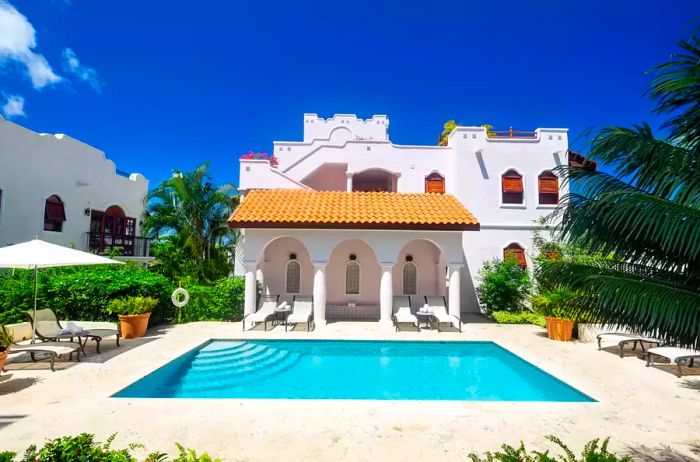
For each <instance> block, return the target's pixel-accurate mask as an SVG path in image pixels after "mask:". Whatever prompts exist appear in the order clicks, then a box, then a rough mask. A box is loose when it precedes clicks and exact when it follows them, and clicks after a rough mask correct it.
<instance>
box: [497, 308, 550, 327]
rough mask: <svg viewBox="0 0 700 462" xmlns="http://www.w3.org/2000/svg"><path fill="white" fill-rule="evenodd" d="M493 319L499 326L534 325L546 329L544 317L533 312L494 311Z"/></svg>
mask: <svg viewBox="0 0 700 462" xmlns="http://www.w3.org/2000/svg"><path fill="white" fill-rule="evenodd" d="M491 317H492V318H493V319H494V320H495V321H496V322H497V323H498V324H534V325H535V326H539V327H544V326H545V320H544V315H542V314H539V313H533V312H531V311H527V310H525V311H521V312H512V311H492V312H491Z"/></svg>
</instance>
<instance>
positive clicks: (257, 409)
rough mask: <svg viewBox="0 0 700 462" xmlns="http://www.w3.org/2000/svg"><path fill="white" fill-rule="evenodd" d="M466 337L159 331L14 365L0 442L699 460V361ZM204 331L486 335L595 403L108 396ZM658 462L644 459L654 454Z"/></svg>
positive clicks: (469, 328) (6, 377)
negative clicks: (685, 365)
mask: <svg viewBox="0 0 700 462" xmlns="http://www.w3.org/2000/svg"><path fill="white" fill-rule="evenodd" d="M463 330H464V332H463V333H462V334H459V333H457V332H442V333H437V332H435V331H422V332H420V333H417V332H411V331H402V332H398V333H396V332H393V331H391V332H389V331H387V330H382V329H381V328H380V327H379V326H378V325H377V324H376V323H359V322H358V323H350V322H345V323H341V322H339V323H333V324H329V325H327V326H325V327H324V328H319V329H318V330H317V331H315V332H303V331H302V332H286V333H285V332H284V329H283V328H275V329H274V330H271V331H268V332H262V331H260V330H254V331H249V332H242V331H241V325H240V323H233V324H229V323H192V324H185V325H178V326H167V327H162V328H159V329H154V330H152V331H151V332H150V333H149V336H148V337H146V338H143V339H138V340H125V341H123V344H122V345H123V346H122V347H120V348H116V347H115V346H114V343H113V341H107V340H106V341H105V342H104V343H103V348H102V351H103V353H102V354H101V355H97V354H95V352H94V346H92V345H90V346H88V356H87V358H85V359H84V360H83V361H82V362H81V363H66V362H65V361H58V362H57V369H58V370H57V371H56V372H54V373H51V372H50V371H49V370H48V363H47V362H40V363H35V364H26V363H24V364H20V363H15V364H10V365H8V367H7V372H5V373H4V374H3V375H2V376H1V377H0V449H5V450H15V451H21V450H23V449H25V448H26V447H27V446H28V445H29V444H31V443H37V444H40V443H42V442H43V440H44V439H45V438H51V437H57V436H63V435H73V434H77V433H81V432H89V433H94V434H96V435H97V438H98V439H99V440H104V439H106V438H107V437H108V436H109V435H110V434H112V433H114V432H118V433H119V435H118V437H117V439H116V441H115V447H122V446H125V445H127V444H128V443H132V442H138V443H143V444H145V445H146V446H147V447H148V449H149V450H151V451H155V450H162V451H167V452H172V451H173V450H175V447H174V444H173V443H174V442H176V441H177V442H180V443H182V444H184V445H186V446H188V447H192V448H195V449H197V450H198V451H207V452H209V454H211V455H212V456H217V457H221V458H223V459H224V460H249V461H268V460H269V461H272V460H277V461H279V460H334V461H354V460H374V461H383V460H403V461H411V460H455V461H456V460H460V461H463V460H466V456H467V454H469V453H470V452H477V453H481V452H483V451H486V450H494V449H497V448H498V447H499V446H500V445H501V444H502V443H504V442H507V443H511V444H517V443H518V442H519V441H520V440H523V441H525V442H526V443H527V444H528V446H529V447H531V448H545V447H551V445H550V444H549V443H547V442H546V440H545V439H544V436H545V435H548V434H556V435H557V436H559V437H561V438H562V439H563V440H564V441H565V442H567V443H568V444H569V445H570V446H571V447H572V448H573V449H575V450H576V451H579V450H580V449H581V447H582V445H583V444H584V443H585V442H586V441H588V440H590V439H592V438H595V437H605V436H610V437H612V442H611V445H612V447H613V448H614V449H616V450H619V451H625V452H632V453H635V454H638V455H642V456H644V457H645V458H646V460H684V459H683V458H685V460H696V459H695V458H698V457H700V452H699V451H700V432H699V431H698V423H700V400H699V399H698V398H700V368H694V369H689V370H688V371H687V372H689V375H686V376H684V377H683V378H677V377H676V376H675V375H674V374H673V371H674V370H675V369H674V368H673V367H668V366H658V367H655V368H646V367H645V366H644V361H642V360H641V359H639V358H638V357H637V356H636V354H635V353H633V352H630V353H629V354H627V355H626V356H625V357H624V358H620V357H619V356H617V355H616V354H615V353H614V352H612V350H611V351H598V350H597V348H596V346H595V345H593V344H582V343H578V342H570V343H561V342H554V341H551V340H548V339H547V338H546V336H544V335H543V334H544V332H543V330H541V329H538V328H536V327H534V326H508V325H497V324H490V323H469V324H465V326H464V329H463ZM210 338H231V339H241V338H242V339H245V338H319V339H321V338H332V339H341V338H343V339H406V340H418V339H424V340H436V339H439V340H445V341H449V340H492V341H495V342H497V343H499V344H500V345H501V346H503V347H505V348H507V349H509V350H511V351H512V352H514V353H516V354H518V355H520V356H521V357H523V358H524V359H526V360H528V361H530V362H532V363H533V364H535V365H537V366H539V367H541V368H542V369H544V370H545V371H547V372H549V373H551V374H553V375H555V376H556V377H558V378H560V379H562V380H564V381H565V382H567V383H569V384H570V385H572V386H574V387H576V388H578V389H579V390H581V391H582V392H584V393H586V394H588V395H589V396H592V397H593V398H595V399H596V400H597V402H596V403H512V402H458V401H343V400H337V401H335V400H237V399H231V400H202V399H115V398H110V395H112V394H113V393H115V392H116V391H118V390H120V389H121V388H123V387H125V386H126V385H129V384H130V383H132V382H134V381H135V380H137V379H139V378H140V377H142V376H143V375H145V374H147V373H149V372H151V371H153V370H154V369H157V368H158V367H160V366H161V365H163V364H164V363H166V362H167V361H169V360H171V359H173V358H175V357H176V356H179V355H180V354H182V353H184V352H186V351H188V350H190V349H192V348H194V347H196V346H198V345H200V344H201V343H202V342H204V341H206V340H207V339H210ZM652 457H653V458H655V459H651V458H652Z"/></svg>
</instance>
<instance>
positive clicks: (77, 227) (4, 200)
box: [0, 117, 149, 257]
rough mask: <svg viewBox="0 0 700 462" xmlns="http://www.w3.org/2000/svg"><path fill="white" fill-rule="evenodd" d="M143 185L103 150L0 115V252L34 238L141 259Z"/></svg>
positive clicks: (145, 183)
mask: <svg viewBox="0 0 700 462" xmlns="http://www.w3.org/2000/svg"><path fill="white" fill-rule="evenodd" d="M147 191H148V180H147V179H146V178H144V177H143V175H141V174H138V173H132V174H127V173H124V172H121V171H119V170H117V168H116V166H115V164H114V162H112V161H111V160H109V159H107V158H105V155H104V153H103V152H102V151H100V150H98V149H95V148H93V147H92V146H89V145H87V144H85V143H82V142H80V141H78V140H76V139H74V138H71V137H70V136H67V135H62V134H56V135H53V134H46V133H36V132H33V131H31V130H28V129H26V128H24V127H21V126H19V125H17V124H15V123H13V122H10V121H8V120H5V119H3V118H2V117H0V247H2V246H5V245H9V244H17V243H20V242H23V241H28V240H31V239H34V238H35V237H37V236H38V237H39V238H40V239H43V240H45V241H49V242H53V243H55V244H61V245H65V246H68V247H72V248H75V249H78V250H88V251H98V252H103V251H106V250H110V249H113V248H117V247H118V248H120V249H121V254H122V255H124V256H134V257H144V256H147V255H148V252H149V250H148V248H147V247H148V245H147V242H146V241H145V240H144V239H142V238H139V237H138V236H139V234H138V233H139V226H140V224H139V220H140V218H141V216H142V215H143V210H144V203H143V199H144V196H145V195H146V192H147Z"/></svg>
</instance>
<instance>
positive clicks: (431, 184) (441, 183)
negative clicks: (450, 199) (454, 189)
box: [425, 179, 445, 194]
mask: <svg viewBox="0 0 700 462" xmlns="http://www.w3.org/2000/svg"><path fill="white" fill-rule="evenodd" d="M425 192H427V193H437V194H445V180H443V179H435V180H425Z"/></svg>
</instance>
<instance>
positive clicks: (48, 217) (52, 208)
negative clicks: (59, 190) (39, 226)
mask: <svg viewBox="0 0 700 462" xmlns="http://www.w3.org/2000/svg"><path fill="white" fill-rule="evenodd" d="M64 221H66V210H65V208H64V206H63V201H62V200H61V198H60V197H58V196H56V195H53V196H50V197H49V198H48V199H46V203H45V204H44V231H55V232H57V233H60V232H61V231H63V222H64Z"/></svg>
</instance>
